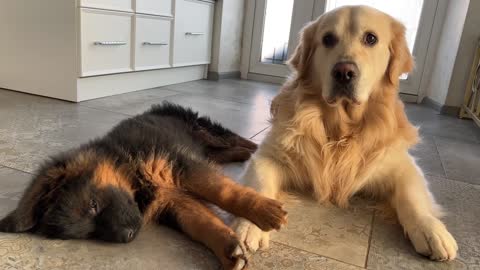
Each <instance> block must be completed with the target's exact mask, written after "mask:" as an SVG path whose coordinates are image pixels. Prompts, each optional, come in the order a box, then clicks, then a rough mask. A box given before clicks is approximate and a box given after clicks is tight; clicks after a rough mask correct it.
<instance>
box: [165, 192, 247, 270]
mask: <svg viewBox="0 0 480 270" xmlns="http://www.w3.org/2000/svg"><path fill="white" fill-rule="evenodd" d="M164 211H169V212H170V213H171V215H173V216H174V217H175V219H176V222H177V223H178V225H179V227H180V229H181V230H182V231H183V232H185V233H186V234H187V235H189V236H190V237H191V238H192V239H193V240H196V241H199V242H201V243H203V244H204V245H206V246H207V247H208V248H210V249H211V250H212V251H213V252H214V253H215V255H216V256H217V257H218V259H219V260H220V261H221V263H222V265H223V269H225V270H229V269H233V267H234V266H235V265H236V264H237V263H238V260H245V258H244V257H243V254H235V255H234V251H235V247H236V246H237V245H238V243H239V242H238V239H237V237H236V235H235V233H234V232H233V231H232V229H230V228H229V227H228V226H227V225H225V224H224V223H223V222H222V220H220V218H219V217H218V216H216V215H215V214H214V213H213V212H212V211H211V210H210V209H208V208H207V207H206V206H205V205H203V204H202V203H200V202H198V201H197V200H194V199H193V198H190V197H188V196H187V195H185V196H179V197H177V198H174V199H172V201H171V206H170V207H169V208H168V209H165V210H164Z"/></svg>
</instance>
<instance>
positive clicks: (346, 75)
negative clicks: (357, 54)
mask: <svg viewBox="0 0 480 270" xmlns="http://www.w3.org/2000/svg"><path fill="white" fill-rule="evenodd" d="M358 73H359V72H358V67H357V65H356V64H355V63H353V62H339V63H337V64H335V66H334V67H333V70H332V77H333V78H334V79H335V81H336V82H337V83H339V84H343V85H345V84H349V83H351V82H352V81H353V80H354V79H355V78H356V77H357V76H358Z"/></svg>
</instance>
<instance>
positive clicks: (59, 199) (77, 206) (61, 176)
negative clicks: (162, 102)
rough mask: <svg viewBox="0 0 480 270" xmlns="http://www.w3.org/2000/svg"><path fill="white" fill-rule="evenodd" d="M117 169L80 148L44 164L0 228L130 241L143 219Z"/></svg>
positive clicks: (60, 235)
mask: <svg viewBox="0 0 480 270" xmlns="http://www.w3.org/2000/svg"><path fill="white" fill-rule="evenodd" d="M121 177H122V175H121V174H120V172H118V171H116V170H115V168H114V167H113V166H112V165H110V163H108V165H107V163H106V161H104V160H103V161H99V160H98V159H96V155H95V154H94V153H80V154H76V155H74V157H69V158H67V159H66V160H64V159H60V160H57V161H55V162H52V163H51V164H47V165H46V166H44V167H43V168H42V169H41V170H40V171H39V173H38V174H37V176H36V177H35V178H34V180H33V181H32V183H31V185H30V186H29V188H28V189H27V190H26V191H25V193H24V195H23V197H22V199H21V200H20V203H19V205H18V207H17V209H15V210H14V211H13V212H11V213H10V214H9V215H8V216H7V217H5V218H4V219H3V220H1V221H0V231H3V232H25V231H34V232H38V233H41V234H44V235H46V236H47V237H51V238H60V239H86V238H96V239H100V240H105V241H111V242H130V241H131V240H133V239H134V237H135V236H136V234H137V232H138V230H139V229H140V226H141V224H142V217H141V213H140V211H139V209H138V206H137V204H136V203H135V202H134V199H133V195H132V193H131V190H129V189H128V187H127V186H126V185H125V183H121V182H120V181H122V180H123V179H121Z"/></svg>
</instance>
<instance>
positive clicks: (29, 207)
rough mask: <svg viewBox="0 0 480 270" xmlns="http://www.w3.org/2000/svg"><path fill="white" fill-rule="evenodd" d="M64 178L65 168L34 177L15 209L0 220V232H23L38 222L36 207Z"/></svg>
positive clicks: (54, 168)
mask: <svg viewBox="0 0 480 270" xmlns="http://www.w3.org/2000/svg"><path fill="white" fill-rule="evenodd" d="M64 177H65V168H64V167H62V166H56V167H51V168H49V169H47V170H44V171H43V172H42V173H40V174H39V175H38V176H36V177H35V178H34V179H33V181H32V182H31V183H30V186H29V187H28V188H27V189H26V191H25V193H24V194H23V197H22V199H21V200H20V202H19V203H18V206H17V209H15V210H13V211H12V212H11V213H10V214H8V215H7V216H6V217H5V218H3V219H2V220H0V232H25V231H28V230H30V229H32V228H33V227H34V226H35V225H36V224H37V222H38V218H39V217H38V211H39V210H38V207H41V202H42V201H43V200H44V199H45V198H46V197H48V196H49V195H51V193H52V191H53V190H55V189H56V187H58V185H59V183H60V182H62V179H64Z"/></svg>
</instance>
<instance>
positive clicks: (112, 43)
mask: <svg viewBox="0 0 480 270" xmlns="http://www.w3.org/2000/svg"><path fill="white" fill-rule="evenodd" d="M93 45H98V46H121V45H127V42H125V41H95V42H94V43H93Z"/></svg>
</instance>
